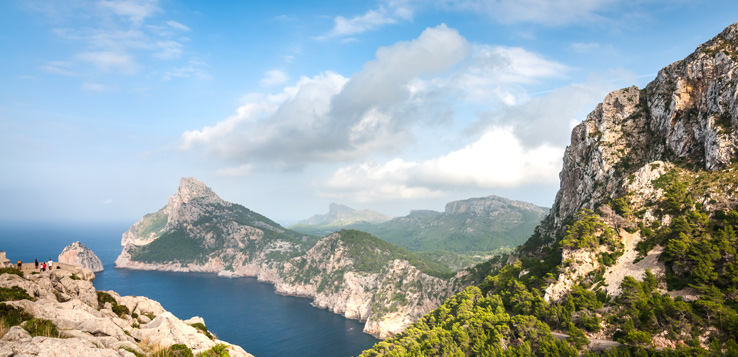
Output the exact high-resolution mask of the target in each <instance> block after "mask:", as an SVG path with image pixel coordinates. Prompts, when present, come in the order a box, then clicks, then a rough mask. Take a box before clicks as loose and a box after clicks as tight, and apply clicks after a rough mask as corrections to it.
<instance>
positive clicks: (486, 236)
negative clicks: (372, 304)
mask: <svg viewBox="0 0 738 357" xmlns="http://www.w3.org/2000/svg"><path fill="white" fill-rule="evenodd" d="M547 213H548V209H546V208H542V207H538V206H536V205H534V204H531V203H527V202H522V201H513V200H509V199H507V198H503V197H498V196H489V197H482V198H470V199H466V200H461V201H453V202H449V203H447V204H446V208H445V210H444V212H435V211H413V212H411V213H410V214H409V215H407V216H405V217H399V218H395V219H392V220H390V221H387V222H384V223H379V224H353V225H350V226H349V227H351V228H355V229H360V230H363V231H366V232H369V233H372V234H374V235H376V236H377V237H380V238H382V239H384V240H386V241H388V242H390V243H393V244H397V245H399V246H401V247H405V248H407V249H410V250H414V251H421V252H429V251H438V250H441V251H451V252H455V253H460V254H464V253H474V252H488V251H493V250H496V249H499V248H503V247H507V248H514V247H517V246H518V245H520V244H522V243H524V242H525V240H526V239H527V238H528V237H529V236H530V235H531V234H532V233H533V230H534V229H535V227H536V226H537V225H538V224H539V223H540V222H541V220H542V219H543V218H544V217H545V216H546V214H547Z"/></svg>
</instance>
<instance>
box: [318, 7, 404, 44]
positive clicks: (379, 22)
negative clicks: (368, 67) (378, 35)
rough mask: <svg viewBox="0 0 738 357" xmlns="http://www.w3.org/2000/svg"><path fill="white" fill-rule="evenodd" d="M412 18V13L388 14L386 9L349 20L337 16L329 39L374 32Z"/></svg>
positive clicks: (371, 11)
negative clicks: (399, 20)
mask: <svg viewBox="0 0 738 357" xmlns="http://www.w3.org/2000/svg"><path fill="white" fill-rule="evenodd" d="M408 17H412V13H411V12H410V13H409V12H407V10H406V9H403V11H402V12H388V11H387V10H386V9H385V8H384V7H379V9H377V10H369V11H367V12H366V13H365V14H363V15H360V16H355V17H352V18H350V19H347V18H345V17H343V16H336V18H335V19H334V22H335V24H334V26H333V29H332V30H331V32H330V33H329V34H328V37H342V36H351V35H355V34H360V33H363V32H366V31H369V30H374V29H377V28H379V27H382V26H384V25H387V24H394V23H397V21H398V19H407V18H408Z"/></svg>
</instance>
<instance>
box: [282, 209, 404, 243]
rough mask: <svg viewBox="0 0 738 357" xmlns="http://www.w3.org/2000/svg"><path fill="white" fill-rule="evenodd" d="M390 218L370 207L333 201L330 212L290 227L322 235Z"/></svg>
mask: <svg viewBox="0 0 738 357" xmlns="http://www.w3.org/2000/svg"><path fill="white" fill-rule="evenodd" d="M390 219H392V217H390V216H387V215H384V214H382V213H379V212H377V211H373V210H370V209H364V210H355V209H353V208H351V207H348V206H345V205H342V204H338V203H331V204H330V206H329V207H328V213H326V214H316V215H314V216H312V217H310V218H308V219H306V220H302V221H299V222H297V224H295V225H292V226H290V227H289V228H290V229H293V230H296V231H298V232H303V233H307V234H315V235H321V236H322V235H326V234H330V233H333V232H335V231H336V230H338V229H341V228H344V227H347V226H348V225H351V224H354V223H370V224H371V223H382V222H386V221H389V220H390Z"/></svg>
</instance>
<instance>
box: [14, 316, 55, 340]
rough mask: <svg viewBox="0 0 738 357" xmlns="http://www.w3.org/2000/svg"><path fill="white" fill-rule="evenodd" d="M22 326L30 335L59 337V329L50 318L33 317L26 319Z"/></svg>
mask: <svg viewBox="0 0 738 357" xmlns="http://www.w3.org/2000/svg"><path fill="white" fill-rule="evenodd" d="M23 328H24V329H25V330H26V331H28V333H29V334H30V335H31V336H45V337H59V331H58V330H57V329H56V325H55V324H54V323H53V322H51V320H46V319H37V318H33V319H30V320H28V321H26V324H25V325H24V326H23Z"/></svg>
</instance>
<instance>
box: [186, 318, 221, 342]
mask: <svg viewBox="0 0 738 357" xmlns="http://www.w3.org/2000/svg"><path fill="white" fill-rule="evenodd" d="M190 326H192V327H194V328H196V329H197V330H198V331H200V332H202V333H203V334H204V335H205V336H207V337H208V338H209V339H211V340H213V339H215V336H213V334H212V333H210V332H208V328H207V327H205V324H203V323H201V322H195V323H194V324H191V325H190Z"/></svg>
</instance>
